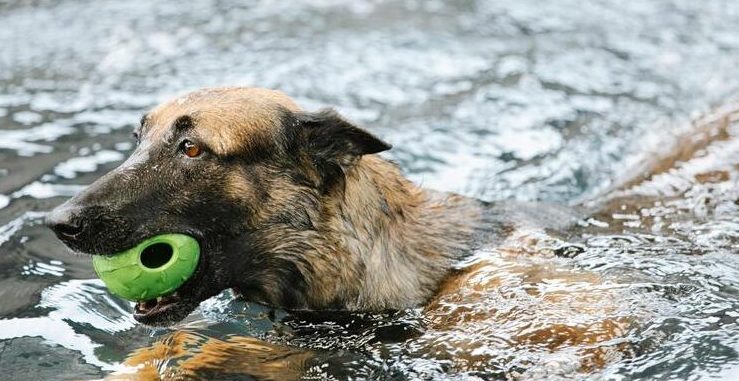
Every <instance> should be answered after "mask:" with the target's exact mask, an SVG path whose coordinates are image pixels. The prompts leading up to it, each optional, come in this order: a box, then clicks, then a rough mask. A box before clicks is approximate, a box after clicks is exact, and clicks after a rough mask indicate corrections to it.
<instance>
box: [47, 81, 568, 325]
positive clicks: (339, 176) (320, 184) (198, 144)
mask: <svg viewBox="0 0 739 381" xmlns="http://www.w3.org/2000/svg"><path fill="white" fill-rule="evenodd" d="M134 135H135V137H136V139H137V141H138V142H139V144H138V146H137V148H136V150H135V151H134V152H133V154H132V155H131V157H130V158H129V159H128V160H127V161H126V162H125V163H123V164H122V165H121V166H120V167H118V168H116V169H115V170H113V171H111V172H110V173H108V174H107V175H105V176H103V177H102V178H101V179H99V180H98V181H96V182H95V183H94V184H92V185H91V186H90V187H89V188H87V189H86V190H85V191H83V192H82V193H80V194H79V195H77V196H76V197H74V198H73V199H71V200H69V201H68V202H67V203H65V204H64V205H62V206H60V207H58V208H57V209H55V210H54V211H53V212H52V213H50V215H49V216H48V218H47V222H48V224H49V225H50V227H51V228H52V229H54V231H55V232H56V233H57V235H58V236H59V238H60V239H62V240H63V241H64V242H65V243H66V244H67V245H68V246H70V247H71V248H72V249H74V250H77V251H81V252H85V253H90V254H94V255H109V254H110V253H116V252H119V251H121V250H124V249H127V248H129V247H131V246H133V245H135V244H136V243H137V242H139V241H141V240H143V239H145V238H148V237H150V236H153V235H157V234H162V233H185V234H190V235H192V236H194V237H195V238H196V239H198V240H199V241H200V243H201V247H202V248H203V250H202V251H203V255H202V259H201V263H200V264H199V266H198V269H197V270H196V272H195V275H194V276H193V277H192V278H191V279H190V280H188V281H187V282H186V283H185V284H184V285H183V286H182V287H180V289H179V290H177V291H176V292H175V294H173V295H171V296H169V297H165V298H163V299H162V300H157V301H141V302H139V303H138V304H137V308H136V314H135V317H136V319H138V320H139V321H141V322H144V323H148V324H167V323H172V322H175V321H178V320H181V319H182V318H184V317H185V316H186V315H187V314H189V313H190V312H191V311H192V310H193V309H194V308H195V307H196V306H197V305H198V304H199V302H201V301H202V300H204V299H206V298H208V297H210V296H213V295H215V294H217V293H219V292H220V291H222V290H223V289H226V288H233V289H235V290H236V291H237V292H239V293H240V294H242V295H243V296H244V297H245V298H246V299H247V300H250V301H255V302H260V303H264V304H267V305H271V306H275V307H281V308H285V309H290V310H300V309H341V310H362V311H381V310H387V309H402V308H408V307H414V306H420V305H422V304H423V303H424V302H426V301H427V300H428V299H429V298H430V297H431V296H432V295H433V294H434V292H435V291H436V290H437V288H438V286H439V283H440V282H441V281H442V279H443V278H444V277H445V276H446V275H447V274H448V272H449V270H450V268H451V267H452V265H453V264H454V263H455V262H456V261H458V260H459V259H460V258H462V257H464V256H466V255H468V254H469V253H471V252H472V251H473V250H475V249H477V248H479V247H480V246H481V245H483V244H484V243H490V242H495V241H497V240H500V239H502V237H504V236H505V235H506V234H508V233H510V232H511V230H512V229H513V227H514V223H515V224H520V223H521V222H522V221H524V220H526V218H522V217H520V215H522V214H525V212H526V208H525V207H516V208H513V207H502V206H492V205H489V204H486V203H483V202H481V201H477V200H473V199H469V198H465V197H462V196H459V195H454V194H441V193H434V192H431V191H426V190H423V189H421V188H419V187H417V186H416V185H414V184H412V183H411V182H409V181H408V180H407V179H405V178H404V177H403V176H402V174H401V173H400V171H399V169H398V168H397V166H396V165H394V164H393V163H391V162H389V161H387V160H385V159H383V158H381V157H379V156H377V155H374V154H376V153H378V152H381V151H384V150H387V149H389V148H390V146H389V145H388V144H386V143H384V142H382V141H381V140H379V139H378V138H376V137H375V136H373V135H371V134H369V133H368V132H366V131H364V130H362V129H359V128H358V127H356V126H354V125H352V124H351V123H349V122H347V121H346V120H345V119H343V118H341V117H340V116H339V115H338V114H336V113H335V112H333V111H330V110H323V111H319V112H317V113H306V112H303V111H301V110H300V109H299V108H298V107H297V106H296V105H295V103H294V102H293V101H291V100H290V99H289V98H288V97H286V96H284V95H282V94H281V93H278V92H276V91H271V90H265V89H253V88H220V89H205V90H200V91H196V92H193V93H190V94H187V95H185V96H183V97H181V98H178V99H175V100H173V101H170V102H167V103H165V104H163V105H161V106H159V107H157V108H155V109H154V110H152V111H151V112H150V113H148V114H147V115H146V116H145V117H144V118H143V119H142V123H141V126H140V127H139V128H138V129H137V130H136V132H135V133H134ZM537 213H538V214H541V212H537ZM512 214H516V215H518V217H514V216H512ZM537 217H538V216H537ZM560 222H561V221H560ZM539 223H541V222H540V221H539ZM483 228H484V234H483V232H482V231H481V229H483Z"/></svg>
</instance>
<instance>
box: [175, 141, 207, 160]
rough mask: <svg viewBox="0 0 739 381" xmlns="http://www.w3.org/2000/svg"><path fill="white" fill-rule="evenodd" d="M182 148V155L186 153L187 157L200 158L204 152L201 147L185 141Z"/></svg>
mask: <svg viewBox="0 0 739 381" xmlns="http://www.w3.org/2000/svg"><path fill="white" fill-rule="evenodd" d="M180 147H181V149H182V153H184V154H185V156H187V157H198V156H200V154H201V153H203V150H202V149H201V148H200V146H198V145H197V144H195V143H193V142H191V141H189V140H184V141H183V142H182V145H181V146H180Z"/></svg>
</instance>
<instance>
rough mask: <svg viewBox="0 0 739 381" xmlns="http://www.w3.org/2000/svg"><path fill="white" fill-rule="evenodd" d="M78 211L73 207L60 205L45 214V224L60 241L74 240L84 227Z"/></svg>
mask: <svg viewBox="0 0 739 381" xmlns="http://www.w3.org/2000/svg"><path fill="white" fill-rule="evenodd" d="M80 212H81V211H80V210H79V209H77V208H75V207H71V206H67V205H61V206H59V207H57V208H56V209H54V210H52V211H51V212H49V214H47V215H46V221H45V223H46V226H48V227H49V228H50V229H51V230H53V231H54V233H56V235H57V237H59V239H61V240H62V241H67V242H69V241H74V240H76V238H77V236H79V234H80V233H81V232H82V231H83V230H84V228H85V226H84V224H83V221H82V218H80V214H81V213H80Z"/></svg>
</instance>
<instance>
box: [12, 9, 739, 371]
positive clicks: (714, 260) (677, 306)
mask: <svg viewBox="0 0 739 381" xmlns="http://www.w3.org/2000/svg"><path fill="white" fill-rule="evenodd" d="M0 25H2V27H0V370H2V374H3V375H2V377H0V378H2V379H11V380H15V379H18V380H25V379H88V378H100V377H104V376H105V375H107V374H109V373H110V372H111V371H114V370H120V369H124V368H125V367H124V366H123V365H122V363H123V362H124V361H125V360H126V358H127V356H128V355H129V354H130V353H131V352H133V351H134V350H136V349H138V348H142V347H145V346H148V345H151V344H154V343H157V342H159V343H160V345H164V344H166V345H169V346H170V347H174V348H177V347H178V346H184V347H187V348H198V349H197V351H185V352H186V353H185V355H183V356H180V357H178V356H176V355H171V356H170V357H169V358H170V359H169V360H168V361H164V362H161V363H158V364H157V369H158V372H159V373H161V374H163V375H166V374H168V373H167V372H168V371H169V369H170V368H173V367H177V366H180V365H182V364H184V363H186V359H187V358H189V357H193V353H195V352H197V353H200V354H208V353H211V352H212V353H220V354H221V356H222V357H227V358H230V359H231V361H235V364H237V366H236V365H234V363H229V364H215V365H213V367H212V369H211V370H209V371H210V372H211V373H207V372H206V373H205V374H202V376H203V377H205V378H207V379H217V378H225V379H228V378H229V377H233V378H236V379H249V378H248V377H246V376H239V375H237V374H236V373H234V372H233V369H240V371H241V372H243V373H248V374H251V376H252V377H253V378H257V379H258V378H270V377H272V376H274V374H281V375H284V377H277V378H276V379H289V378H291V377H292V376H293V375H295V374H298V373H305V374H307V375H308V376H309V377H313V378H314V379H321V378H323V377H328V376H331V377H335V378H338V379H347V378H374V379H438V378H450V379H465V380H466V379H490V378H493V379H494V378H498V377H510V376H511V375H514V376H515V375H516V374H523V377H524V378H547V379H555V378H566V379H614V380H622V379H625V380H651V379H676V380H683V379H725V380H733V379H739V353H738V352H737V351H739V327H738V326H737V318H739V257H737V253H738V251H739V201H738V200H739V191H738V190H737V172H738V171H739V143H738V141H739V139H735V138H734V137H737V136H738V135H739V126H737V122H736V121H737V120H739V117H736V114H734V116H733V117H731V118H730V119H732V120H733V122H732V121H731V120H729V125H730V126H729V127H728V129H727V130H726V132H725V134H726V135H727V136H726V137H725V139H722V140H721V141H719V142H718V143H716V144H713V145H711V146H710V147H708V148H706V149H705V150H703V151H701V152H700V153H699V154H698V155H696V157H697V158H696V159H694V160H691V161H690V162H688V163H686V164H684V165H681V166H679V167H678V169H677V170H673V171H671V172H668V173H665V174H663V175H661V176H658V177H655V178H654V179H652V181H650V182H647V183H645V184H643V185H641V186H639V187H637V188H635V189H632V190H630V191H628V192H625V193H623V194H621V195H620V196H619V197H617V198H615V199H612V200H611V201H609V202H608V203H601V204H599V205H606V206H605V207H603V208H602V209H601V210H602V211H601V212H600V213H599V214H596V215H594V216H593V217H592V218H591V219H589V220H587V221H583V223H582V224H581V225H582V226H580V227H578V228H577V229H573V230H572V231H571V232H569V235H567V236H566V237H560V240H559V241H557V242H558V243H557V245H561V244H562V242H564V241H562V240H566V241H567V245H572V246H574V247H577V248H578V251H582V253H580V254H579V255H577V256H576V257H575V258H572V259H566V258H551V257H547V256H546V255H543V256H542V259H536V258H535V257H532V258H529V259H525V260H512V259H510V258H507V257H505V256H502V255H499V254H500V253H486V254H485V255H487V256H488V257H487V259H488V260H491V261H492V262H493V263H495V264H496V266H498V268H500V269H504V270H505V269H507V270H505V271H509V273H507V275H506V276H509V277H512V278H511V279H514V278H515V279H517V278H516V276H517V275H516V274H518V273H517V272H516V271H517V270H516V268H517V267H516V266H526V267H527V268H541V269H543V270H547V271H549V270H552V269H554V270H552V271H555V272H556V271H574V272H578V273H588V274H593V276H597V277H599V278H602V279H605V280H606V282H605V284H606V285H607V286H604V288H601V289H598V290H600V291H593V290H592V289H588V292H591V293H594V294H598V295H600V294H601V291H602V295H604V297H618V299H617V300H619V302H618V303H617V304H618V308H617V309H616V311H613V312H611V313H612V314H615V315H618V316H626V315H634V316H638V317H639V319H638V320H639V324H637V328H634V329H633V330H631V331H629V332H627V334H626V336H625V339H624V340H626V341H628V342H629V343H631V344H633V347H634V348H636V350H634V351H633V353H632V354H631V355H630V356H626V357H622V358H615V359H613V360H612V361H609V362H607V363H606V364H605V365H604V367H602V368H599V369H597V370H596V371H594V373H591V374H589V375H586V374H582V373H579V372H578V369H577V367H576V366H569V367H568V364H572V362H573V361H574V360H572V358H573V357H572V355H573V353H574V352H572V351H576V350H577V349H578V348H570V352H568V350H559V351H553V352H547V351H533V350H532V349H531V348H517V347H510V346H506V345H497V344H496V342H495V340H492V339H491V337H496V338H499V337H505V335H506V334H509V333H510V332H513V331H515V330H517V329H520V328H521V327H520V324H521V323H520V321H521V320H520V319H519V320H516V319H513V320H511V321H509V322H508V325H506V324H501V325H499V326H495V327H492V326H473V327H471V328H469V330H467V331H464V330H463V329H460V330H459V331H455V332H451V333H449V332H442V331H439V330H434V329H432V328H430V327H431V326H433V324H434V322H433V321H429V319H428V317H425V316H424V314H423V313H422V311H404V312H399V313H395V314H386V315H359V314H358V315H348V316H336V315H332V316H331V319H329V320H326V316H307V317H306V316H301V317H296V316H290V315H287V314H285V313H283V312H280V311H270V310H268V309H265V308H263V307H260V306H254V305H249V304H247V303H244V302H243V301H240V300H235V299H234V298H233V297H232V296H231V295H230V294H229V293H224V294H222V295H220V296H219V297H216V298H213V299H211V300H209V301H207V302H206V303H204V304H203V305H202V306H201V307H200V308H199V309H198V310H197V311H196V313H194V314H193V315H191V316H190V317H189V318H188V319H187V320H186V321H185V322H183V323H182V324H180V325H178V326H176V327H173V328H171V329H158V330H152V329H149V328H145V327H142V326H140V325H137V324H135V322H134V321H133V320H132V319H131V317H130V312H131V306H130V305H129V304H128V303H126V302H124V301H121V300H118V299H116V298H114V297H112V296H110V295H108V294H107V293H106V291H105V289H104V288H103V287H102V283H101V282H100V281H98V280H96V279H95V276H94V273H93V271H92V268H91V264H90V259H89V258H88V257H84V256H76V255H72V254H70V253H69V252H67V250H66V249H64V248H63V247H62V245H61V244H60V243H59V242H58V241H57V240H56V239H55V238H54V237H53V236H52V234H51V233H50V232H49V231H47V230H46V229H45V228H44V227H43V226H41V224H40V222H41V220H42V216H43V213H44V212H45V211H48V210H50V209H51V208H52V207H54V206H55V205H57V204H59V203H61V202H62V201H63V200H65V199H66V198H67V197H69V196H71V195H73V194H74V193H75V192H77V191H78V190H79V189H81V188H82V187H83V186H84V185H86V184H89V183H90V182H92V181H93V180H94V179H96V178H97V177H98V176H100V175H101V174H102V173H104V172H106V171H107V170H109V169H111V168H113V167H114V166H115V165H116V164H117V163H119V162H121V161H122V159H123V158H124V157H125V156H126V154H127V153H128V152H130V150H131V149H132V144H131V143H132V139H131V138H130V133H131V128H132V126H133V125H134V124H135V123H137V122H138V120H139V118H140V116H141V114H142V113H143V111H144V110H146V109H147V108H149V107H151V106H153V105H154V104H156V103H157V102H159V101H161V100H164V99H167V98H169V97H171V96H173V95H176V94H178V93H181V92H183V91H186V90H189V89H192V88H196V87H201V86H212V85H257V86H262V87H270V88H277V89H281V90H283V91H285V92H286V93H288V94H290V95H291V96H293V97H295V98H296V99H297V100H298V102H299V103H300V104H301V105H302V106H303V107H304V108H307V109H315V108H317V107H319V106H322V105H332V106H336V107H337V108H338V109H339V110H340V111H341V112H343V113H344V114H346V115H348V116H350V117H351V118H352V119H354V120H355V121H357V122H359V123H360V124H362V125H363V126H365V127H366V128H368V129H370V130H372V131H373V132H375V133H377V134H378V135H380V136H382V137H383V138H384V139H385V140H387V141H389V142H392V143H393V144H394V146H395V148H394V149H393V150H392V151H391V152H390V154H389V157H391V158H393V159H395V160H397V161H399V162H400V163H401V165H402V167H403V168H404V169H405V170H406V172H407V173H408V174H409V176H410V177H411V178H413V179H414V180H416V181H418V182H420V183H422V184H423V185H424V186H427V187H432V188H436V189H442V190H451V191H458V192H461V193H463V194H466V195H469V196H475V197H481V198H484V199H488V200H504V199H511V198H515V199H521V200H543V201H551V202H558V203H570V202H573V201H575V200H584V199H588V198H591V197H592V196H593V195H596V194H598V193H599V192H600V191H602V190H604V189H608V188H609V186H610V185H611V184H612V183H613V182H614V181H615V179H619V178H622V177H624V176H625V177H629V173H627V172H628V168H631V167H632V166H634V165H638V164H639V163H640V161H642V160H645V158H649V157H650V155H645V154H644V152H648V151H649V150H650V149H653V148H655V147H660V146H664V145H669V144H670V142H672V136H673V135H674V134H676V133H678V132H685V131H687V130H688V129H689V127H686V126H687V124H686V121H687V120H690V119H692V118H694V117H696V116H697V115H698V114H700V113H703V112H706V111H708V110H709V109H711V108H712V107H714V106H717V105H722V104H727V103H730V100H731V99H736V98H737V97H739V69H738V68H739V3H737V2H736V1H733V0H708V1H701V2H697V1H688V0H681V1H678V0H673V1H658V0H655V1H625V2H613V1H588V2H582V1H569V0H561V1H550V2H541V1H533V0H532V1H517V2H509V3H508V4H504V3H499V2H498V3H496V2H491V1H479V2H475V1H449V2H442V1H420V0H419V1H397V2H385V1H352V2H347V3H345V4H344V3H342V2H339V1H330V0H313V1H303V2H271V1H262V2H260V1H246V2H238V3H237V2H230V1H191V2H186V3H185V2H175V1H161V2H119V1H72V0H68V1H21V2H9V1H0ZM738 108H739V107H738ZM544 241H545V242H544V243H543V244H539V245H538V246H537V245H534V246H533V249H534V250H537V251H543V252H546V251H547V250H549V249H551V247H550V246H551V245H550V244H547V243H546V240H544ZM524 249H527V248H523V249H522V248H520V247H519V248H516V250H524ZM512 261H513V262H512ZM543 270H542V271H543ZM531 285H532V284H529V283H526V282H524V283H522V284H521V286H522V287H524V286H531ZM535 286H536V287H539V288H541V289H542V290H544V291H546V290H547V288H556V287H557V285H556V283H536V284H535ZM582 286H583V284H578V285H569V286H567V285H565V286H563V287H565V288H568V287H569V288H570V289H569V291H572V292H577V291H578V290H577V289H576V288H577V287H582ZM586 288H587V287H586ZM509 291H510V292H512V293H514V294H516V292H517V291H516V289H515V288H511V289H510V290H509ZM516 295H518V294H516ZM511 300H512V301H511ZM511 300H507V299H506V300H505V303H508V304H504V305H505V306H507V308H508V307H509V308H510V309H511V310H516V309H523V310H526V309H527V308H528V307H526V306H527V304H526V303H530V306H531V307H530V308H531V309H532V310H535V306H536V304H537V302H539V301H540V300H538V299H536V298H535V297H534V298H533V299H531V300H527V299H525V298H523V297H521V298H513V299H511ZM486 303H488V304H486ZM490 303H494V304H495V306H496V308H500V306H501V303H502V301H501V300H498V299H495V298H493V297H490V298H487V299H483V300H481V301H480V303H479V304H477V305H475V306H472V307H471V308H473V309H475V308H477V309H486V308H492V307H491V304H490ZM573 303H575V304H576V303H577V301H574V302H573ZM457 307H460V308H461V306H454V305H453V306H452V307H451V308H452V309H453V310H454V309H455V308H457ZM549 318H550V319H553V318H551V317H549ZM533 319H536V316H534V318H533ZM542 319H544V318H542ZM251 337H255V338H258V339H260V340H263V341H256V340H254V339H250V338H251ZM467 339H469V340H468V342H471V343H473V344H474V343H477V346H475V348H476V350H477V351H478V352H476V353H482V352H484V353H486V354H487V355H489V356H488V358H489V359H491V360H489V361H488V362H487V363H486V366H484V367H483V369H480V368H475V369H472V367H469V368H465V367H460V366H458V365H455V364H456V363H455V359H456V358H458V357H461V355H460V354H459V353H456V352H454V351H453V350H452V351H451V352H449V353H451V355H450V354H449V353H447V354H439V353H441V352H429V351H427V350H423V349H422V348H427V347H429V346H432V347H433V346H434V345H437V344H439V343H445V342H454V340H467ZM160 340H164V341H163V342H161V341H160ZM162 343H164V344H162ZM206 344H207V346H206ZM209 351H211V352H209ZM139 353H140V352H139ZM435 353H436V354H435ZM457 355H459V356H457ZM265 364H268V365H270V366H272V368H269V369H266V368H265ZM214 369H215V370H214ZM228 369H231V371H228V372H227V371H226V370H228ZM270 369H271V370H270ZM296 369H300V371H297V370H296ZM219 370H220V371H219ZM229 372H230V373H229ZM224 374H227V375H224ZM273 378H274V377H273Z"/></svg>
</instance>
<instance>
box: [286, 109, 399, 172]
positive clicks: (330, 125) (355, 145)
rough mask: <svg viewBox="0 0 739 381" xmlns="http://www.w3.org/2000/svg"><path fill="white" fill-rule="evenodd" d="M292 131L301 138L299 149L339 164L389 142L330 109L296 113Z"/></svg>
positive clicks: (380, 150) (382, 149)
mask: <svg viewBox="0 0 739 381" xmlns="http://www.w3.org/2000/svg"><path fill="white" fill-rule="evenodd" d="M296 117H297V124H298V125H297V126H296V127H297V129H298V130H299V131H295V132H296V133H297V134H298V135H299V136H300V138H299V139H300V140H302V142H301V143H302V145H303V149H304V150H305V151H306V152H307V153H308V154H309V155H310V156H312V157H314V158H315V159H317V160H319V161H330V162H335V163H337V164H339V165H341V166H345V165H348V164H350V163H352V162H353V161H354V160H355V159H356V158H357V157H359V156H362V155H369V154H373V153H378V152H382V151H386V150H389V149H390V148H391V147H392V146H391V145H390V144H387V143H385V142H383V141H382V140H380V139H379V138H377V137H375V136H374V135H372V134H370V133H369V132H367V131H365V130H363V129H361V128H359V127H357V126H355V125H353V124H352V123H351V122H349V121H347V120H346V119H344V118H342V117H341V115H339V114H338V113H337V112H336V111H334V110H333V109H322V110H320V111H318V112H314V113H298V114H296Z"/></svg>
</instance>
